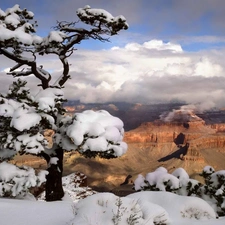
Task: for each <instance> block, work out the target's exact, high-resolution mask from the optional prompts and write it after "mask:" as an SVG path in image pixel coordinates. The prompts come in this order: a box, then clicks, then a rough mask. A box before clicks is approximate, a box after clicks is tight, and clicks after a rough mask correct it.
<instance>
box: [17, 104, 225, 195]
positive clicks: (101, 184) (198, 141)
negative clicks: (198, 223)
mask: <svg viewBox="0 0 225 225" xmlns="http://www.w3.org/2000/svg"><path fill="white" fill-rule="evenodd" d="M136 107H139V108H140V105H138V106H136ZM160 107H161V108H162V109H163V110H165V106H164V107H162V106H160ZM81 108H82V109H84V107H81ZM114 109H115V107H114ZM132 110H134V108H133V109H132ZM132 110H130V112H132ZM135 110H136V111H135V112H137V109H135ZM118 113H119V112H118ZM127 113H128V112H127ZM154 113H155V114H156V112H154ZM154 113H153V114H154ZM210 113H211V114H210ZM210 113H208V114H206V113H205V114H201V115H196V114H195V113H193V112H192V111H183V110H180V109H179V107H177V109H173V110H172V111H167V113H166V114H161V112H160V111H158V113H157V114H158V115H163V116H161V117H159V116H158V117H157V118H156V116H151V115H149V118H150V119H149V120H150V122H143V123H141V124H140V125H139V126H137V127H136V128H135V129H130V130H128V131H126V132H125V135H124V141H125V142H127V144H128V151H127V153H126V154H125V155H123V156H122V157H119V158H116V159H108V160H107V159H101V158H91V159H89V158H84V157H83V156H81V155H79V154H78V153H75V152H68V153H65V157H64V175H67V174H70V173H73V172H75V171H79V172H81V173H83V174H85V175H86V176H87V184H88V186H90V187H92V188H93V189H95V190H97V191H110V190H113V191H114V192H115V193H117V192H118V191H121V188H122V189H124V188H125V189H126V188H128V191H131V189H132V182H133V181H134V180H135V179H136V177H137V175H138V174H142V175H144V176H145V175H146V173H148V172H151V171H153V170H155V169H156V168H158V167H160V166H163V167H165V168H167V170H168V172H173V171H174V170H175V169H176V168H179V167H182V168H184V169H185V170H186V171H187V172H188V174H189V175H190V177H191V178H194V179H198V180H201V176H199V174H200V173H201V171H202V169H203V168H204V166H206V165H210V166H212V167H214V169H215V170H222V169H225V123H224V122H223V116H224V114H223V112H222V113H220V114H219V115H222V117H220V118H218V116H217V117H216V116H215V117H214V118H213V119H212V118H211V117H209V115H215V114H217V115H218V112H214V113H213V112H210ZM155 114H154V115H155ZM136 115H139V117H140V118H141V117H142V116H141V114H138V113H137V114H134V117H132V114H131V116H130V119H131V121H134V119H133V118H135V117H136ZM147 116H148V115H147V113H146V117H147ZM146 117H145V116H144V118H145V119H146ZM221 118H222V119H221ZM214 120H215V121H216V122H219V123H215V122H213V121H214ZM146 121H148V120H146ZM221 121H222V122H221ZM21 160H22V161H21ZM14 163H16V164H20V163H21V164H28V165H30V166H33V167H34V168H37V169H39V168H46V164H45V162H44V160H41V159H39V158H34V157H33V158H32V159H31V156H23V157H21V158H15V159H14ZM128 175H130V176H132V177H131V178H130V179H129V181H128V185H125V186H120V184H122V183H123V182H124V180H125V179H126V177H127V176H128Z"/></svg>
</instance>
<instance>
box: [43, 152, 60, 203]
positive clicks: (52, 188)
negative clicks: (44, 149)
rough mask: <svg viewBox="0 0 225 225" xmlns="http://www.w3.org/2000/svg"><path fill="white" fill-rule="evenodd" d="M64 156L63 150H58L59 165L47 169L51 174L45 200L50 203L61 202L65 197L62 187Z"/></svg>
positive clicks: (47, 182)
mask: <svg viewBox="0 0 225 225" xmlns="http://www.w3.org/2000/svg"><path fill="white" fill-rule="evenodd" d="M63 154H64V151H63V149H62V148H58V149H56V156H55V157H57V158H58V161H57V164H50V165H49V168H48V169H47V170H48V172H49V173H48V175H47V176H46V187H45V200H46V201H48V202H50V201H59V200H61V199H62V197H63V196H64V191H63V187H62V173H63Z"/></svg>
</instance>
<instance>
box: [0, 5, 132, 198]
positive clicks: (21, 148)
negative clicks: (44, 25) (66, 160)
mask: <svg viewBox="0 0 225 225" xmlns="http://www.w3.org/2000/svg"><path fill="white" fill-rule="evenodd" d="M77 16H78V17H79V19H80V22H83V23H84V25H85V26H84V27H85V28H82V27H77V25H78V23H77V22H66V21H61V22H57V25H56V26H55V27H54V30H52V31H50V32H49V34H48V36H47V37H40V36H38V35H37V34H36V27H37V22H36V21H34V20H33V18H34V14H33V13H32V12H31V11H28V10H27V9H21V8H20V7H19V5H15V6H13V7H12V8H9V9H7V10H5V11H3V10H1V9H0V54H1V55H3V56H4V57H6V58H8V59H11V60H12V61H14V62H15V65H14V66H13V67H11V69H10V71H9V73H8V75H12V76H13V77H15V78H20V77H24V78H26V77H27V76H29V75H34V76H35V77H36V78H37V81H38V82H37V85H38V86H40V87H41V88H42V90H41V91H40V92H39V93H38V94H37V95H36V96H35V97H34V96H31V95H30V92H29V89H28V88H27V87H26V85H27V84H26V80H24V81H22V80H20V79H19V80H17V81H16V82H14V83H13V84H12V85H11V86H10V89H9V92H8V93H7V94H6V95H1V97H0V124H1V126H0V137H1V138H0V139H1V140H0V145H1V148H0V160H1V161H5V160H9V159H10V158H12V157H13V156H14V155H15V154H17V153H19V154H33V155H37V156H39V157H43V158H44V159H45V160H46V162H47V164H48V175H47V176H46V179H47V180H46V200H47V201H54V200H60V199H61V198H62V197H63V195H64V193H63V188H62V180H61V178H62V172H63V154H64V150H67V151H71V150H76V151H78V152H80V153H81V154H83V155H85V156H86V157H96V156H100V157H104V158H112V157H118V156H121V155H122V154H124V153H125V151H126V148H127V146H126V144H125V143H124V142H123V141H122V138H123V132H124V130H123V123H122V121H121V120H119V119H118V118H116V117H113V116H111V115H110V114H109V113H108V112H106V111H98V112H91V111H86V112H84V113H80V114H75V115H74V116H73V117H69V116H66V115H65V110H64V108H63V102H64V101H65V98H64V94H63V90H62V88H63V87H64V85H65V84H66V82H68V80H69V79H70V78H71V76H70V73H69V70H70V64H69V62H68V58H69V57H70V56H71V55H72V54H73V53H74V51H75V50H76V49H75V47H74V46H75V45H76V44H80V43H81V42H82V41H83V40H87V39H94V40H99V41H103V42H104V41H108V37H109V36H112V35H116V34H118V32H119V31H120V30H123V29H125V30H126V29H127V28H128V24H127V23H126V19H125V18H124V17H123V16H117V17H113V16H112V15H111V14H110V13H108V12H107V11H105V10H102V9H92V8H91V7H90V6H85V7H84V8H79V9H78V10H77ZM46 55H56V56H57V57H58V60H59V62H61V65H62V74H61V75H60V76H59V77H58V79H57V80H56V82H54V83H53V82H52V79H51V78H52V75H53V74H51V73H50V72H49V71H47V70H45V69H44V68H43V66H42V65H39V64H38V60H37V59H38V58H39V57H44V56H46ZM46 129H52V130H54V133H55V135H54V138H53V145H52V146H51V148H49V145H48V142H47V140H46V139H45V137H44V131H45V130H46ZM112 134H113V135H112Z"/></svg>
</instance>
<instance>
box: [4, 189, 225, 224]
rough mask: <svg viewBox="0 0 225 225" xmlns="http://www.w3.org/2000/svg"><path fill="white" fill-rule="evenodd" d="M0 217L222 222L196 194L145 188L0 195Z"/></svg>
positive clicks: (42, 221)
mask: <svg viewBox="0 0 225 225" xmlns="http://www.w3.org/2000/svg"><path fill="white" fill-rule="evenodd" d="M0 218H1V220H0V224H1V225H40V224H41V225H75V224H79V225H114V224H117V225H129V224H137V225H155V224H171V225H181V224H182V225H190V224H195V225H200V224H201V225H224V224H225V217H223V218H219V219H216V215H215V213H214V211H213V210H212V208H211V207H210V206H209V205H208V204H207V203H206V202H205V201H203V200H201V199H199V198H195V197H185V196H178V195H175V194H172V193H169V192H148V191H146V192H137V193H134V194H131V195H128V196H126V197H117V196H115V195H114V194H112V193H98V194H94V195H91V196H88V197H87V198H85V199H81V200H79V201H77V200H76V201H73V200H72V199H70V198H69V197H68V195H67V197H66V198H64V201H57V202H45V201H31V200H19V199H7V198H1V199H0ZM160 222H161V223H160ZM162 222H164V223H162Z"/></svg>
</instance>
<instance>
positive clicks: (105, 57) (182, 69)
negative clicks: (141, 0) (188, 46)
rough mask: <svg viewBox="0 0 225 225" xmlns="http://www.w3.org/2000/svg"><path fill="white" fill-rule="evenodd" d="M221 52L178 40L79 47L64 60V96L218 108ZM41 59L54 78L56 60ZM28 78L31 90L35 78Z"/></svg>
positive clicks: (222, 77) (57, 69)
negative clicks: (187, 49)
mask: <svg viewBox="0 0 225 225" xmlns="http://www.w3.org/2000/svg"><path fill="white" fill-rule="evenodd" d="M223 54H224V50H220V51H219V50H213V51H212V50H208V51H200V52H192V53H190V52H185V51H184V50H183V49H182V46H181V45H179V44H178V43H172V42H163V41H161V40H150V41H146V42H144V43H142V44H140V43H135V42H132V43H128V44H126V45H125V46H124V47H123V48H122V47H116V46H115V47H113V48H112V49H109V50H95V51H94V50H84V49H83V50H82V49H80V50H78V51H76V52H75V53H74V55H72V56H71V57H70V58H69V61H70V63H71V70H70V74H71V76H72V79H71V80H69V82H68V83H67V84H66V89H65V93H66V97H67V98H68V99H79V100H81V101H82V102H85V103H91V102H92V103H93V102H112V101H127V102H133V103H137V102H139V103H144V104H151V103H163V102H170V101H181V102H186V103H188V104H202V107H203V106H204V104H205V107H206V106H207V105H210V107H215V106H218V107H222V106H224V105H225V102H224V97H223V96H224V95H225V88H224V82H225V73H224V72H225V63H224V62H223V60H222V59H221V55H223ZM40 63H41V64H42V65H43V66H44V68H45V69H47V70H49V71H51V72H52V73H53V80H54V79H56V78H57V77H58V75H60V73H61V65H60V63H59V62H58V61H57V59H56V58H48V60H47V61H44V60H43V61H41V62H40ZM7 66H8V62H7ZM29 82H30V85H31V86H32V90H35V88H33V87H34V86H35V81H34V79H32V78H29ZM5 83H7V82H5V81H4V82H3V83H1V85H2V88H5ZM3 86H4V87H3Z"/></svg>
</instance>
